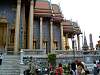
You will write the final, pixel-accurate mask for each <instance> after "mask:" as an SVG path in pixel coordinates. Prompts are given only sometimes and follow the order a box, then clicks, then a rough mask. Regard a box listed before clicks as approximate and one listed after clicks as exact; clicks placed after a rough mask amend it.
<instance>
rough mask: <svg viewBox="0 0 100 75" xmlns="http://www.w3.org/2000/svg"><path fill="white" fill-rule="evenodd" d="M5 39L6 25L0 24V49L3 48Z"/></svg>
mask: <svg viewBox="0 0 100 75" xmlns="http://www.w3.org/2000/svg"><path fill="white" fill-rule="evenodd" d="M6 38H7V24H3V23H1V24H0V48H5V46H6Z"/></svg>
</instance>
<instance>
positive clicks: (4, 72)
mask: <svg viewBox="0 0 100 75" xmlns="http://www.w3.org/2000/svg"><path fill="white" fill-rule="evenodd" d="M19 63H20V56H18V55H4V57H3V60H2V65H0V75H20V64H19Z"/></svg>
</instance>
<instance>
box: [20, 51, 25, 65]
mask: <svg viewBox="0 0 100 75" xmlns="http://www.w3.org/2000/svg"><path fill="white" fill-rule="evenodd" d="M23 56H24V51H23V49H21V51H20V60H21V62H20V64H24V63H23Z"/></svg>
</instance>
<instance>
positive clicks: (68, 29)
mask: <svg viewBox="0 0 100 75" xmlns="http://www.w3.org/2000/svg"><path fill="white" fill-rule="evenodd" d="M62 25H63V32H64V33H74V29H73V25H72V23H71V22H70V21H68V20H65V21H63V22H62Z"/></svg>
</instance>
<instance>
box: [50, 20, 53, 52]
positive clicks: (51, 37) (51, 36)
mask: <svg viewBox="0 0 100 75" xmlns="http://www.w3.org/2000/svg"><path fill="white" fill-rule="evenodd" d="M52 45H53V22H52V21H51V22H50V52H51V53H52Z"/></svg>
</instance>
